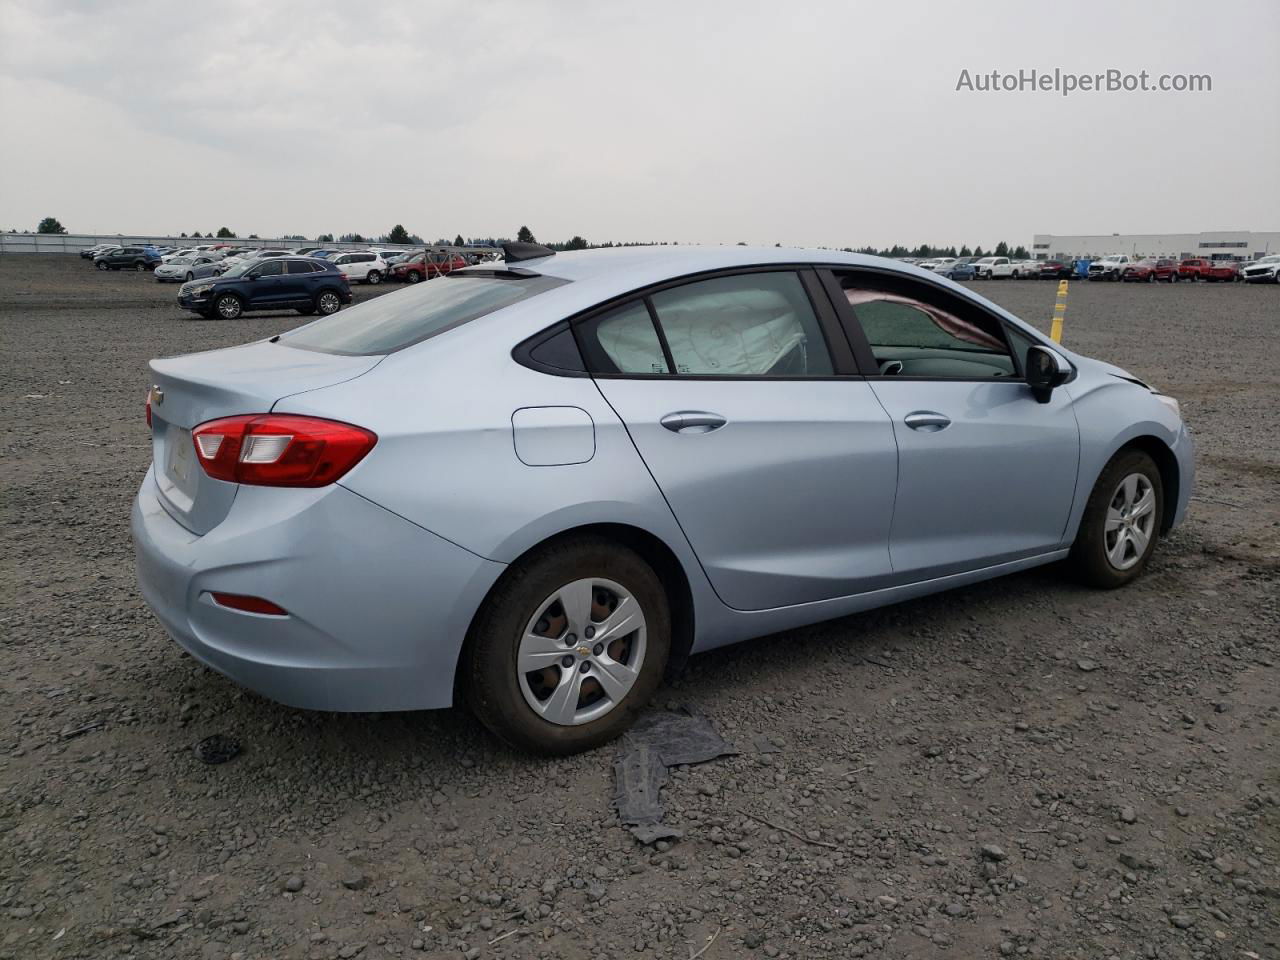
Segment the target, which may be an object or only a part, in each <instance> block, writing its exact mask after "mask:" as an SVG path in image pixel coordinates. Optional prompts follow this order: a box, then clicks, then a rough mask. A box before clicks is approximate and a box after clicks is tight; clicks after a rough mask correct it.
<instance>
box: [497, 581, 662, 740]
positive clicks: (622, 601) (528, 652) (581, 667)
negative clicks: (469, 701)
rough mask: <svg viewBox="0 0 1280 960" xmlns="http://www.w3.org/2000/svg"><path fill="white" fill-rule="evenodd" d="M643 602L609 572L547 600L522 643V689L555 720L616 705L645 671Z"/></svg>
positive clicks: (569, 722)
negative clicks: (642, 669) (602, 576)
mask: <svg viewBox="0 0 1280 960" xmlns="http://www.w3.org/2000/svg"><path fill="white" fill-rule="evenodd" d="M646 636H647V629H646V625H645V617H644V610H643V609H641V607H640V602H639V601H638V600H637V599H636V598H635V597H634V596H633V595H632V594H631V593H630V592H629V591H628V590H627V589H626V588H625V587H624V586H622V585H621V584H619V583H615V582H614V581H612V580H606V579H604V578H601V577H589V578H586V579H582V580H575V581H573V582H572V583H567V584H565V585H564V586H563V587H561V588H560V589H559V590H557V591H556V592H555V593H553V594H551V596H549V597H547V598H546V599H545V600H543V601H542V603H541V604H539V606H538V609H537V612H535V613H534V615H533V616H532V617H531V618H530V619H529V622H528V623H527V624H526V625H525V629H524V633H523V634H522V635H521V638H520V643H519V646H518V648H517V650H516V671H517V673H518V674H519V681H520V692H521V693H522V694H523V695H524V699H525V702H526V703H527V704H528V705H529V707H530V708H531V709H532V710H533V711H534V713H536V714H537V715H538V716H540V717H541V718H542V719H543V720H546V721H547V722H548V723H554V724H558V725H560V726H578V725H580V724H584V723H590V722H591V721H593V720H597V719H599V718H600V717H602V716H604V715H605V714H607V713H609V712H610V711H611V710H613V709H614V708H615V707H616V706H618V704H619V703H621V702H622V700H623V699H624V698H625V697H626V695H627V694H628V693H629V692H630V690H631V688H632V687H633V686H635V683H636V680H637V679H639V677H640V669H641V667H642V666H643V664H644V655H645V641H646Z"/></svg>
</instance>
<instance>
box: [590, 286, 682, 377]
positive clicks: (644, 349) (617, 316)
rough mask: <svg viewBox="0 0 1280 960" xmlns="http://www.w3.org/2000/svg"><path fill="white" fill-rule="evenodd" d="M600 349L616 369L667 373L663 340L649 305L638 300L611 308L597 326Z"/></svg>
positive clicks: (596, 336)
mask: <svg viewBox="0 0 1280 960" xmlns="http://www.w3.org/2000/svg"><path fill="white" fill-rule="evenodd" d="M595 338H596V342H597V343H599V345H600V349H601V350H602V351H604V354H605V356H607V357H608V358H609V360H610V361H611V362H612V364H613V367H614V370H612V371H610V372H616V373H647V374H655V373H657V374H662V373H667V361H666V358H665V357H664V356H663V353H662V341H661V340H659V339H658V331H657V330H656V329H654V326H653V320H652V318H651V317H650V316H649V308H648V307H646V306H645V305H644V301H636V302H634V303H630V304H628V305H627V306H625V307H620V308H618V309H617V310H613V311H610V312H609V313H607V314H605V315H604V316H603V317H601V318H600V319H599V321H598V322H597V323H596V326H595Z"/></svg>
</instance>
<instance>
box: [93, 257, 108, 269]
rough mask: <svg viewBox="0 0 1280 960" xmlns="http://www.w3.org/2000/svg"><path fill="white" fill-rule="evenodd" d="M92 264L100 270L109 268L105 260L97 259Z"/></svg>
mask: <svg viewBox="0 0 1280 960" xmlns="http://www.w3.org/2000/svg"><path fill="white" fill-rule="evenodd" d="M94 266H95V267H97V268H98V269H99V270H102V271H107V270H110V269H111V266H110V264H108V263H107V262H106V261H105V260H99V261H98V262H97V263H95V264H94Z"/></svg>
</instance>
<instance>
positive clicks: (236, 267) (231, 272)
mask: <svg viewBox="0 0 1280 960" xmlns="http://www.w3.org/2000/svg"><path fill="white" fill-rule="evenodd" d="M255 263H257V260H238V261H236V262H235V263H233V264H232V265H231V268H230V269H228V270H227V271H226V273H224V274H223V275H222V276H223V277H224V278H225V277H243V276H244V274H245V271H246V270H248V269H249V268H250V267H252V266H253V265H254V264H255Z"/></svg>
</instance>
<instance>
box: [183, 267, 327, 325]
mask: <svg viewBox="0 0 1280 960" xmlns="http://www.w3.org/2000/svg"><path fill="white" fill-rule="evenodd" d="M350 302H351V287H350V285H348V283H347V278H346V277H345V276H343V275H342V271H341V270H339V269H338V268H337V267H336V266H335V265H334V264H332V263H328V262H327V261H324V260H312V259H310V258H307V257H272V258H270V259H265V260H248V261H246V262H244V263H240V264H237V265H236V266H234V267H232V268H231V269H230V270H228V271H227V272H226V273H224V274H223V275H222V276H220V277H210V278H207V279H201V280H192V281H190V282H189V283H184V284H183V285H182V287H181V289H179V290H178V306H180V307H182V308H183V309H185V310H192V311H194V312H196V313H198V314H200V315H201V316H203V317H209V318H210V319H212V318H213V317H221V318H222V319H223V320H235V319H237V318H239V317H240V316H242V315H243V314H245V313H247V312H248V311H250V310H287V309H293V310H297V311H298V313H301V314H303V315H304V316H306V315H309V314H313V313H319V314H326V315H327V314H330V313H337V312H338V311H339V310H340V309H342V305H343V304H344V303H350Z"/></svg>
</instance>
